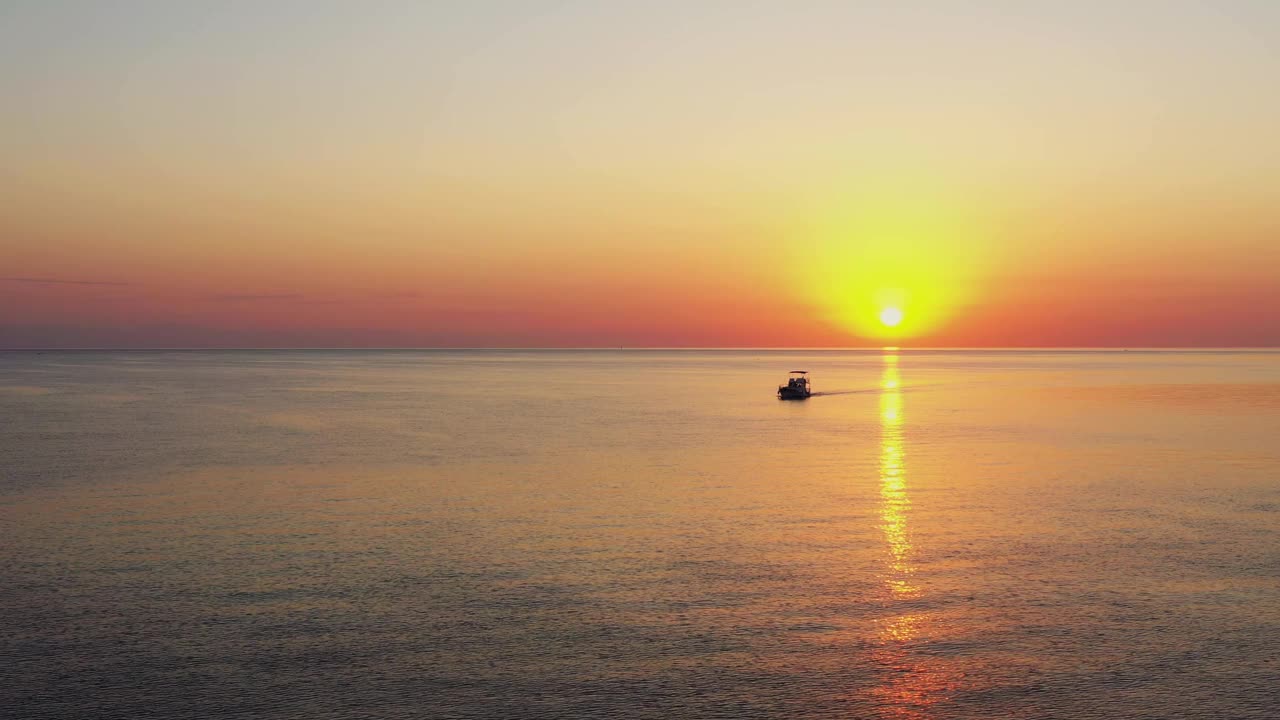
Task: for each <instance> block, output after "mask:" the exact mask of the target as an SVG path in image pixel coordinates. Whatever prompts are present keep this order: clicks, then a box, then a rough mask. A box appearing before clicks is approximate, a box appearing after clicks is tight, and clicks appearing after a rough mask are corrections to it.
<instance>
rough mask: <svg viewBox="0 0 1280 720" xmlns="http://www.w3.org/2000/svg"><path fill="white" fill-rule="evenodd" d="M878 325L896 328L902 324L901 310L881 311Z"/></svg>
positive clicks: (894, 308) (887, 309)
mask: <svg viewBox="0 0 1280 720" xmlns="http://www.w3.org/2000/svg"><path fill="white" fill-rule="evenodd" d="M880 323H881V324H882V325H884V326H885V327H898V326H899V325H901V324H902V310H901V309H900V308H896V307H887V308H885V309H883V310H881V311H880Z"/></svg>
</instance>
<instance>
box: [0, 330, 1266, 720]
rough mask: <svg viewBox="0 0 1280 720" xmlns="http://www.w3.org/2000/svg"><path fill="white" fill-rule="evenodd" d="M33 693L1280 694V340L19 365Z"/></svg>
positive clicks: (1, 430) (111, 714) (722, 704)
mask: <svg viewBox="0 0 1280 720" xmlns="http://www.w3.org/2000/svg"><path fill="white" fill-rule="evenodd" d="M792 369H804V370H810V371H812V377H813V381H814V386H815V390H817V391H819V393H820V394H819V395H817V396H815V397H813V398H811V399H809V400H807V401H802V402H780V401H778V400H777V399H776V398H775V397H774V394H773V393H774V388H775V387H776V385H777V383H778V382H779V381H780V380H781V379H782V378H783V377H785V374H786V372H787V371H788V370H792ZM0 715H3V716H4V717H6V718H221V717H243V718H250V717H253V718H307V719H327V718H459V719H461V718H557V719H558V718H583V719H585V718H662V719H663V720H671V719H673V718H938V719H943V718H1276V717H1280V353H1277V352H1258V351H1255V352H1228V351H1197V352H1173V351H1161V352H1138V351H1134V352H1048V351H1045V352H1034V351H1017V352H1014V351H1004V352H969V351H934V352H930V351H900V352H899V351H859V352H836V351H825V352H768V351H710V352H704V351H675V352H666V351H573V352H552V351H530V352H499V351H489V352H480V351H470V352H467V351H420V352H419V351H413V352H411V351H404V352H398V351H383V352H339V351H290V352H275V351H257V352H136V353H130V352H66V353H61V352H45V353H34V352H21V353H19V352H11V353H0Z"/></svg>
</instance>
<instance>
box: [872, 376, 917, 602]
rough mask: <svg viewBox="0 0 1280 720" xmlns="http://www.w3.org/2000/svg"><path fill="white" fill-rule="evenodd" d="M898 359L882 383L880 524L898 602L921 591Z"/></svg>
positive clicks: (889, 576) (888, 579)
mask: <svg viewBox="0 0 1280 720" xmlns="http://www.w3.org/2000/svg"><path fill="white" fill-rule="evenodd" d="M900 385H901V382H900V379H899V375H898V356H897V355H896V354H894V353H888V352H886V353H885V355H884V375H883V376H882V378H881V381H880V390H881V392H880V520H881V523H882V524H881V527H882V528H883V530H884V539H885V542H886V543H887V544H888V546H889V572H888V573H887V574H886V575H885V584H886V585H887V586H888V587H889V591H890V592H891V593H892V594H893V596H894V597H896V598H912V597H917V596H918V595H919V594H920V589H919V588H918V587H917V586H916V585H915V583H914V582H912V576H913V575H914V574H915V567H914V565H913V564H912V547H911V532H910V528H908V527H907V515H908V513H909V512H910V510H911V498H910V497H908V496H907V484H906V466H905V462H904V458H903V452H902V390H901V389H900Z"/></svg>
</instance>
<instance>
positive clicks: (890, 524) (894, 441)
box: [873, 348, 961, 718]
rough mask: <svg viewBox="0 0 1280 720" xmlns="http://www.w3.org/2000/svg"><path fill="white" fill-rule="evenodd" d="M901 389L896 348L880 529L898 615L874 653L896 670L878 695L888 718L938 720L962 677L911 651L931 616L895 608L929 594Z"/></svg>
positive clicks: (880, 632) (884, 390)
mask: <svg viewBox="0 0 1280 720" xmlns="http://www.w3.org/2000/svg"><path fill="white" fill-rule="evenodd" d="M901 385H902V382H901V377H900V374H899V370H898V354H897V349H896V348H893V349H889V348H886V349H885V353H884V371H883V373H882V375H881V379H880V523H881V524H880V527H881V531H882V532H883V533H884V540H885V545H886V546H887V548H888V553H887V557H886V559H885V571H884V578H883V580H884V585H885V589H886V590H887V591H888V598H889V602H890V607H891V609H893V610H895V611H896V612H895V613H894V614H891V615H890V616H888V617H886V618H885V619H884V620H882V621H881V622H880V624H879V626H878V628H877V634H876V641H877V643H878V645H879V647H878V649H877V650H876V651H875V652H874V655H875V657H876V658H877V661H878V662H879V663H880V664H881V665H883V666H884V667H885V668H886V669H888V670H890V671H891V672H890V674H889V675H888V678H889V679H888V681H887V682H885V683H884V684H882V685H879V686H877V687H876V689H875V690H874V691H873V694H874V695H875V696H876V697H877V698H878V701H879V702H878V704H879V706H880V708H881V710H882V712H884V714H885V715H886V716H888V717H899V718H929V717H932V716H933V713H932V712H931V708H932V707H933V706H934V705H936V704H937V703H939V702H941V701H943V700H944V699H945V698H946V697H947V696H948V695H949V693H950V692H951V691H953V690H954V689H955V688H956V686H957V683H958V680H959V677H961V675H959V674H957V673H956V672H955V671H954V670H953V669H948V668H945V667H941V666H939V664H938V662H937V660H936V659H930V658H928V657H920V656H918V655H917V654H916V653H915V652H914V651H913V650H912V645H913V644H916V643H921V642H926V641H927V640H928V639H929V633H930V617H929V615H928V614H927V613H925V612H920V611H917V610H913V609H911V608H910V607H907V608H901V609H899V608H896V607H894V606H896V605H898V604H899V603H914V601H916V600H919V599H921V598H922V597H923V594H924V593H923V590H922V589H921V587H920V586H919V584H917V582H916V579H915V575H916V565H915V553H916V549H915V546H914V544H913V541H912V537H911V527H910V523H909V520H910V516H911V497H910V495H909V494H908V492H907V468H906V457H905V451H904V443H903V421H904V416H903V403H902V389H901ZM904 610H905V612H904Z"/></svg>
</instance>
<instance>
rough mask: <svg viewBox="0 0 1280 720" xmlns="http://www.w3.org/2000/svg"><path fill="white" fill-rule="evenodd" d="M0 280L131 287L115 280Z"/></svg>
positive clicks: (4, 278) (32, 283)
mask: <svg viewBox="0 0 1280 720" xmlns="http://www.w3.org/2000/svg"><path fill="white" fill-rule="evenodd" d="M0 280H3V281H5V282H13V283H27V284H31V285H101V286H109V287H123V286H128V285H133V283H130V282H120V281H117V280H63V279H62V278H48V277H0Z"/></svg>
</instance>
